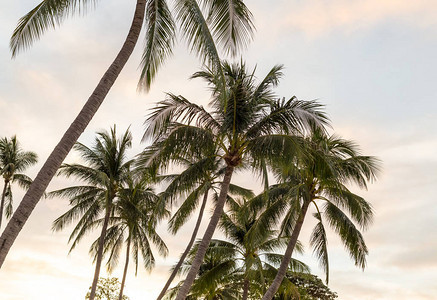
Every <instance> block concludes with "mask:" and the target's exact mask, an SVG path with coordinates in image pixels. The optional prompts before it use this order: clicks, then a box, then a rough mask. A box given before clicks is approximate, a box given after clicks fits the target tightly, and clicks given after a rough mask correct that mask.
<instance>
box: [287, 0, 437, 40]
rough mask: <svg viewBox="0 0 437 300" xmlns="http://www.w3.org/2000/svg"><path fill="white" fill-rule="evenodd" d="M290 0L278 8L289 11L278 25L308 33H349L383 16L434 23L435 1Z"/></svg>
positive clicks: (420, 24) (417, 23)
mask: <svg viewBox="0 0 437 300" xmlns="http://www.w3.org/2000/svg"><path fill="white" fill-rule="evenodd" d="M290 2H291V3H290ZM290 2H287V6H286V7H282V8H280V9H281V10H283V11H289V12H290V13H289V14H288V17H286V18H285V19H283V20H282V22H281V23H280V25H281V26H283V27H284V28H289V29H297V30H299V31H302V32H305V33H306V34H307V35H309V36H311V37H318V36H321V35H323V34H326V33H328V32H331V31H333V30H341V31H342V32H344V33H346V34H352V33H353V32H356V31H358V30H363V29H367V28H370V27H373V26H375V25H377V24H379V23H381V22H384V21H387V20H397V21H401V22H405V23H408V24H409V25H413V26H417V27H421V28H423V27H428V26H431V25H435V24H436V9H435V8H436V3H435V2H433V1H429V0H416V1H399V0H384V1H380V0H367V1H350V0H337V1H320V0H312V1H303V2H301V3H296V1H290ZM432 7H434V9H433V8H432Z"/></svg>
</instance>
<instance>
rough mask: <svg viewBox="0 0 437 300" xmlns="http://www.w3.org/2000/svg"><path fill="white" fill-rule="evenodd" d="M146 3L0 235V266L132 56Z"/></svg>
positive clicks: (140, 1)
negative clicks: (108, 65) (120, 46)
mask: <svg viewBox="0 0 437 300" xmlns="http://www.w3.org/2000/svg"><path fill="white" fill-rule="evenodd" d="M146 2H147V0H137V4H136V8H135V14H134V18H133V21H132V25H131V27H130V29H129V33H128V35H127V37H126V40H125V42H124V44H123V46H122V48H121V50H120V52H119V53H118V55H117V57H116V58H115V60H114V62H113V63H112V64H111V66H110V67H109V68H108V70H107V71H106V73H105V74H104V75H103V77H102V79H101V80H100V82H99V83H98V85H97V87H96V88H95V89H94V91H93V93H92V94H91V96H90V97H89V98H88V101H87V102H86V103H85V105H84V107H83V108H82V110H81V111H80V113H79V115H78V116H77V117H76V119H75V120H74V121H73V123H72V124H71V125H70V127H69V128H68V129H67V131H66V132H65V134H64V136H63V137H62V139H61V141H60V142H59V144H58V145H56V147H55V149H54V150H53V152H52V153H51V154H50V156H49V157H48V159H47V161H46V162H45V164H44V165H43V167H42V168H41V170H40V171H39V173H38V175H37V176H36V178H35V180H34V181H33V183H32V184H31V185H30V188H29V190H28V191H27V192H26V194H25V195H24V197H23V200H22V201H21V203H20V205H19V206H18V208H17V210H16V211H15V213H14V215H13V216H12V218H11V220H10V221H9V223H8V225H7V226H6V228H5V231H4V232H3V234H2V235H1V237H0V267H1V266H2V265H3V262H4V260H5V258H6V255H7V254H8V252H9V249H10V248H11V246H12V244H13V243H14V241H15V239H16V238H17V236H18V234H19V233H20V231H21V229H22V228H23V226H24V224H25V223H26V221H27V219H28V218H29V216H30V214H31V213H32V211H33V209H34V208H35V206H36V204H37V203H38V201H39V199H40V198H41V197H42V195H43V193H44V191H45V189H46V188H47V186H48V184H49V183H50V181H51V180H52V178H53V176H54V175H55V174H56V171H57V170H58V168H59V166H60V165H61V163H62V161H63V160H64V159H65V157H66V156H67V154H68V152H70V150H71V148H72V147H73V145H74V143H75V142H76V141H77V139H78V138H79V136H80V135H81V133H82V132H83V131H84V130H85V128H86V127H87V125H88V123H89V122H90V121H91V119H92V118H93V116H94V114H95V113H96V112H97V109H98V108H99V107H100V105H101V104H102V102H103V100H104V99H105V97H106V95H107V94H108V92H109V90H110V89H111V87H112V85H113V84H114V82H115V80H116V79H117V77H118V75H119V74H120V72H121V70H122V69H123V67H124V65H125V64H126V62H127V60H128V59H129V57H130V55H131V54H132V51H133V50H134V48H135V45H136V43H137V41H138V37H139V34H140V32H141V28H142V26H143V20H144V12H145V7H146Z"/></svg>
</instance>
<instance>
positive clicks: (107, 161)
mask: <svg viewBox="0 0 437 300" xmlns="http://www.w3.org/2000/svg"><path fill="white" fill-rule="evenodd" d="M131 141H132V135H131V133H130V132H129V130H126V132H125V133H124V134H123V135H122V136H121V137H120V138H117V135H116V128H115V126H114V127H113V128H111V132H110V133H108V132H106V131H102V132H98V133H97V137H96V138H95V141H94V145H93V146H92V147H91V148H89V147H87V146H85V145H84V144H81V143H76V145H75V146H74V148H75V150H76V151H78V152H79V154H80V155H81V157H82V158H83V159H84V161H85V162H86V164H85V165H82V164H63V165H62V166H61V168H60V170H59V174H60V175H64V176H66V177H71V176H73V177H76V178H77V179H80V180H82V181H84V182H86V183H87V185H78V186H72V187H67V188H64V189H60V190H57V191H53V192H51V193H50V194H49V195H50V196H52V197H54V196H58V197H66V198H69V199H70V205H71V206H72V208H70V209H69V210H68V211H67V212H66V213H64V214H63V215H62V216H60V217H59V218H57V219H56V220H55V221H54V223H53V229H54V230H56V231H58V230H62V229H64V228H65V226H67V225H69V224H71V223H73V222H74V221H76V220H78V222H77V224H76V226H75V228H74V230H73V232H72V233H71V235H70V238H69V242H71V241H72V245H71V249H70V251H71V250H73V249H74V248H75V246H76V245H77V243H78V242H80V240H81V239H82V238H83V237H84V236H85V235H86V234H87V233H88V232H89V231H91V230H93V229H95V228H97V227H101V233H100V237H99V240H98V249H97V254H96V259H95V261H96V268H95V272H94V279H93V283H92V286H91V292H90V299H91V300H93V299H94V297H95V292H96V286H97V281H98V278H99V274H100V266H101V263H102V258H103V251H104V241H105V236H106V232H107V229H108V225H109V221H110V219H111V217H112V216H114V213H115V203H114V201H115V200H116V197H117V196H118V193H119V191H120V189H122V188H123V186H124V185H125V183H126V182H127V180H128V178H129V173H130V172H129V171H130V169H129V167H130V165H131V164H132V160H129V161H128V160H126V151H127V150H128V148H129V147H130V146H131ZM101 215H103V216H104V217H103V221H102V220H101V219H100V216H101Z"/></svg>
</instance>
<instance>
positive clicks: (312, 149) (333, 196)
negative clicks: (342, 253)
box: [262, 128, 379, 300]
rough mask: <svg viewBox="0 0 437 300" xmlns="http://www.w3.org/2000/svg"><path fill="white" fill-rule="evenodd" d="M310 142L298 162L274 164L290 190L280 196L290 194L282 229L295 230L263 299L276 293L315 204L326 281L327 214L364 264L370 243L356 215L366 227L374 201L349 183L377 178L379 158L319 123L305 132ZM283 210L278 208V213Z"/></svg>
mask: <svg viewBox="0 0 437 300" xmlns="http://www.w3.org/2000/svg"><path fill="white" fill-rule="evenodd" d="M306 144H307V148H308V152H309V154H310V155H307V156H303V157H301V158H300V159H297V160H295V164H292V163H291V164H290V163H289V162H286V163H285V166H282V167H278V168H277V169H276V173H277V176H278V177H279V179H280V181H281V183H282V184H280V185H279V188H285V190H286V194H287V195H288V196H289V197H284V198H281V199H280V200H279V201H283V200H284V199H290V200H291V202H289V209H288V211H287V214H286V217H285V218H284V221H283V224H282V231H283V232H284V233H286V234H288V233H291V237H290V240H289V242H288V246H287V250H286V252H285V256H284V259H283V260H282V262H281V266H280V267H279V270H278V272H277V274H276V277H275V280H274V281H273V283H272V285H271V286H270V287H269V289H268V290H267V292H266V293H265V294H264V296H263V298H262V299H263V300H267V299H269V300H270V299H272V298H273V297H274V295H275V293H276V291H277V289H278V287H279V285H280V284H281V282H282V280H283V278H284V276H285V274H286V266H287V265H288V263H289V260H290V257H291V254H292V253H293V249H294V247H295V245H296V241H297V238H298V236H299V233H300V230H301V228H302V225H303V222H304V219H305V216H306V214H307V212H308V209H309V206H310V205H311V204H313V205H314V207H315V209H316V212H315V213H314V217H315V218H316V219H317V221H318V223H317V225H316V226H315V228H314V230H313V232H312V235H311V245H312V246H313V247H314V251H315V253H316V255H317V257H318V258H319V260H320V264H321V266H322V267H323V269H324V271H325V273H326V282H328V279H329V277H328V276H329V263H328V252H327V238H326V230H325V226H324V223H325V222H324V221H323V219H325V221H326V222H327V223H328V224H329V225H330V227H331V228H332V229H333V230H334V231H335V232H336V233H337V234H338V235H339V236H340V238H341V240H342V242H343V244H344V245H345V248H346V250H347V251H348V252H349V254H350V256H351V258H352V259H353V260H354V261H355V265H356V266H358V267H360V268H362V269H364V268H365V266H366V255H367V253H368V250H367V246H366V244H365V242H364V239H363V236H362V234H361V233H360V231H359V229H358V228H357V227H356V226H355V225H354V223H353V221H355V222H356V223H357V224H358V225H359V226H360V227H361V229H366V228H367V227H368V225H369V224H370V223H371V221H372V217H373V211H372V207H371V205H370V204H369V203H368V202H367V201H366V200H364V199H363V198H361V197H360V196H358V195H356V194H354V193H352V192H351V191H350V190H349V189H348V188H347V187H346V184H348V183H355V184H357V185H358V186H359V187H361V188H367V182H368V181H373V180H375V179H376V173H377V171H378V169H379V162H378V160H377V159H375V158H374V157H372V156H362V155H361V154H360V152H359V149H358V147H357V145H356V144H354V143H353V142H351V141H347V140H344V139H341V138H339V137H337V136H335V135H332V136H328V135H327V134H326V133H325V132H324V131H323V130H320V129H316V128H314V129H313V130H312V133H311V135H309V136H308V137H307V138H306ZM320 202H322V203H323V206H320V205H321V204H320ZM283 207H285V206H283ZM280 212H281V210H278V211H277V213H278V214H279V213H280ZM345 212H347V213H345ZM347 214H349V215H350V217H351V218H352V219H353V221H352V220H351V219H350V218H349V217H348V216H347Z"/></svg>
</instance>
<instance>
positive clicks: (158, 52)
mask: <svg viewBox="0 0 437 300" xmlns="http://www.w3.org/2000/svg"><path fill="white" fill-rule="evenodd" d="M97 4H98V1H97V0H43V1H41V3H40V4H38V5H37V6H36V7H35V8H33V9H32V10H31V11H30V12H28V13H27V14H26V15H24V16H23V17H22V18H21V19H20V20H19V21H18V25H17V27H16V29H15V30H14V32H13V34H12V37H11V40H10V48H11V51H12V56H13V57H15V56H16V55H17V54H18V53H19V52H20V51H22V50H24V49H27V48H29V47H30V46H31V45H32V44H33V43H34V42H35V41H36V40H38V39H40V37H41V36H42V35H43V34H44V33H45V31H47V30H48V29H55V28H57V27H59V26H60V25H61V24H62V23H63V21H64V20H65V19H66V18H67V17H70V16H73V15H76V14H84V13H87V12H88V11H89V10H90V9H94V8H95V7H96V6H97ZM203 4H204V5H203V9H201V7H200V6H199V4H198V3H197V1H195V0H177V1H175V4H174V7H173V8H172V7H170V6H169V4H168V1H165V0H147V3H146V13H145V43H144V49H143V53H142V59H141V77H140V81H139V88H141V89H145V90H148V89H149V88H150V85H151V83H152V81H153V79H154V77H155V75H156V73H157V71H158V69H159V67H160V66H161V65H162V64H163V62H164V61H165V59H166V58H168V57H169V56H170V55H171V54H172V49H173V46H174V42H175V38H176V28H177V26H176V24H177V23H178V24H179V27H180V28H182V31H181V32H182V34H183V36H184V37H185V39H186V40H187V42H188V43H189V44H190V45H191V49H192V51H194V52H195V53H197V54H198V55H199V56H200V57H202V58H203V59H204V60H208V61H210V62H212V65H214V62H217V61H218V57H219V55H218V50H217V49H216V46H215V41H216V43H217V45H219V46H220V47H221V48H222V49H223V51H224V53H225V54H231V55H236V54H237V53H238V51H239V50H241V49H242V48H245V47H246V46H247V44H248V43H249V42H250V40H251V39H252V36H253V32H254V25H253V22H252V14H251V12H250V11H249V9H248V8H247V7H246V5H245V4H244V2H243V1H241V0H232V1H222V0H205V1H203ZM204 16H207V17H206V18H205V17H204Z"/></svg>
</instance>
